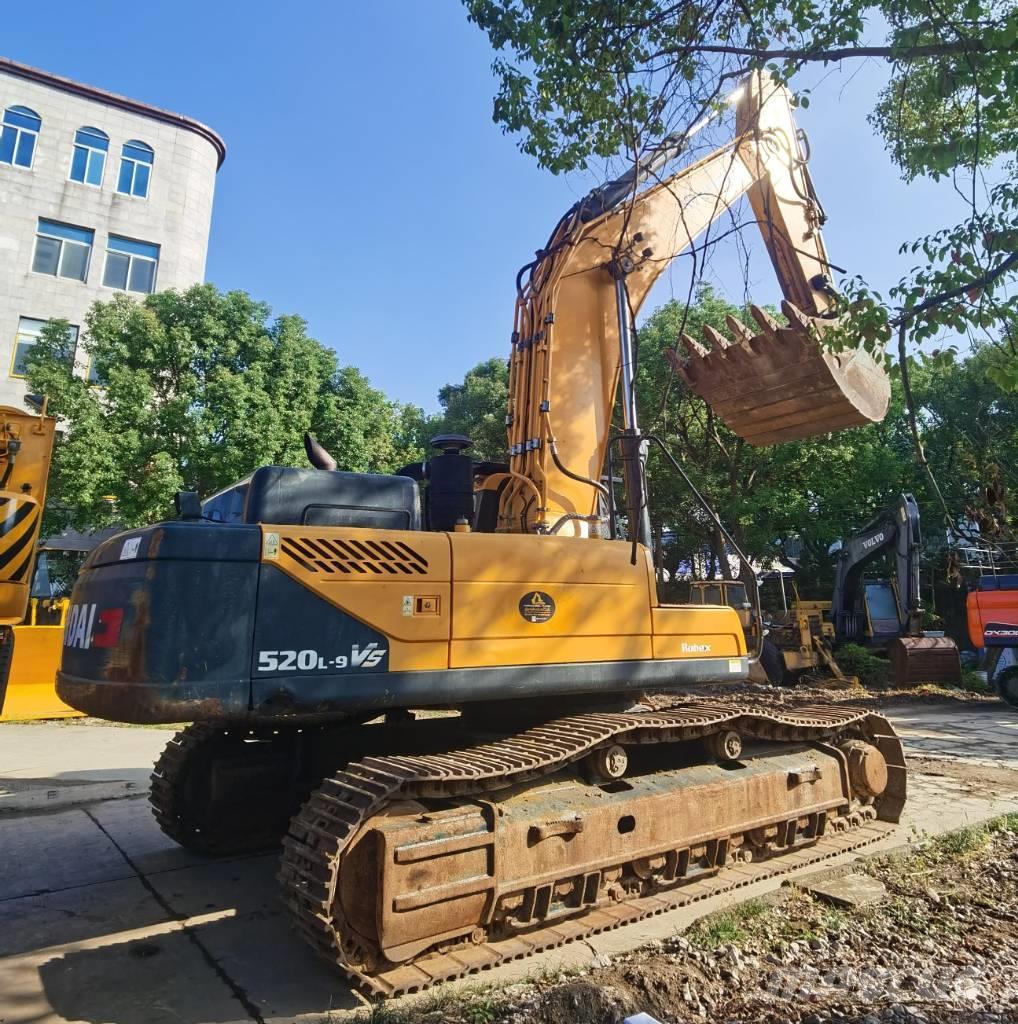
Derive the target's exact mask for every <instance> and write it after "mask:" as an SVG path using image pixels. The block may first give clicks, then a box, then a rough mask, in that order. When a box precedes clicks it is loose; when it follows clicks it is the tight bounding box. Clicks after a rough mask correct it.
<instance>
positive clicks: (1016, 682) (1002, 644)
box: [965, 555, 1018, 708]
mask: <svg viewBox="0 0 1018 1024" xmlns="http://www.w3.org/2000/svg"><path fill="white" fill-rule="evenodd" d="M1008 568H1018V565H1016V563H1015V560H1014V558H1013V555H1012V558H1011V564H1010V566H1008ZM965 608H966V612H967V615H968V627H969V639H970V640H971V641H972V646H973V647H976V648H986V652H987V655H988V657H987V659H986V670H987V675H988V677H989V678H991V679H993V680H994V684H995V685H996V688H997V692H998V693H999V694H1000V697H1001V699H1002V700H1003V701H1005V702H1006V703H1008V704H1010V705H1011V707H1013V708H1018V665H1016V664H1014V663H1012V664H1011V665H1008V666H1007V667H1005V668H1003V669H1001V670H1000V671H999V672H998V668H999V666H1000V660H1001V657H1002V656H1003V655H1004V652H1005V651H1011V652H1012V654H1013V653H1014V652H1015V651H1016V650H1018V574H1016V573H1009V572H1003V573H999V574H998V573H997V572H994V571H990V572H988V573H987V574H986V575H984V576H981V577H980V578H979V580H978V582H977V584H976V588H975V589H973V590H970V591H969V592H968V594H967V595H966V598H965Z"/></svg>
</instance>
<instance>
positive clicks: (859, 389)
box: [666, 301, 891, 445]
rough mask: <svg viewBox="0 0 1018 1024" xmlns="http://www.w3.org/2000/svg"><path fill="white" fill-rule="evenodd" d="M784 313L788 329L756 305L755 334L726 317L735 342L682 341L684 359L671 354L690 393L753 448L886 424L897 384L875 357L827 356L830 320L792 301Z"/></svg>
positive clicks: (711, 338)
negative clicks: (893, 385)
mask: <svg viewBox="0 0 1018 1024" xmlns="http://www.w3.org/2000/svg"><path fill="white" fill-rule="evenodd" d="M781 308H782V312H783V313H784V314H785V318H786V319H787V321H788V323H787V324H786V325H782V324H779V323H778V322H777V321H776V320H775V319H774V318H773V317H771V316H770V315H769V314H768V313H766V312H765V311H764V310H762V309H760V308H759V307H758V306H751V307H750V311H751V313H752V315H753V319H754V320H755V321H756V324H757V327H758V331H757V332H756V333H754V332H753V331H752V330H750V328H748V327H747V326H746V325H745V324H743V323H742V322H741V321H739V320H736V319H735V318H734V317H728V319H727V324H728V329H729V331H730V332H731V334H732V338H731V339H729V338H726V337H725V336H724V335H723V334H721V333H720V332H719V331H716V330H714V329H713V328H711V327H705V328H704V340H705V342H706V344H701V343H700V342H698V341H696V340H695V339H693V338H691V337H689V336H688V335H683V336H682V344H683V346H684V348H685V350H686V351H685V353H684V354H682V353H679V352H678V351H675V350H669V351H668V352H667V353H666V354H667V355H668V358H669V360H670V362H671V364H672V366H673V367H674V369H675V371H676V372H677V373H678V375H679V376H680V377H681V378H682V380H683V381H685V383H686V385H687V386H688V387H689V389H690V390H691V391H692V392H693V393H694V394H696V395H698V396H699V397H700V398H702V399H703V400H704V401H705V402H706V403H707V404H708V405H709V406H710V407H711V409H713V410H714V412H715V414H716V415H717V416H719V417H720V418H721V419H722V420H723V421H724V422H725V423H726V424H727V426H728V427H729V429H731V430H732V431H733V432H734V433H736V434H738V435H739V437H742V438H745V440H746V441H748V442H749V443H750V444H752V445H770V444H777V443H778V442H780V441H797V440H801V439H803V438H807V437H818V436H820V435H822V434H829V433H832V432H833V431H836V430H846V429H848V428H849V427H859V426H864V425H865V424H867V423H877V422H879V421H880V420H882V419H883V418H884V415H885V414H886V412H887V406H888V403H889V402H890V399H891V385H890V380H889V379H888V377H887V374H886V373H885V372H884V371H883V369H882V368H881V367H880V366H878V365H877V363H876V361H875V360H874V358H873V357H872V356H871V355H870V354H869V353H868V352H866V351H865V350H863V349H853V350H849V351H842V352H829V351H825V350H824V348H823V344H822V342H823V335H824V332H825V331H826V330H827V329H828V325H829V324H830V323H831V321H830V320H826V319H824V318H823V317H811V316H807V315H806V314H804V313H803V312H802V311H801V310H800V309H799V308H798V307H797V306H795V305H793V304H792V303H791V302H788V301H785V302H783V303H782V306H781Z"/></svg>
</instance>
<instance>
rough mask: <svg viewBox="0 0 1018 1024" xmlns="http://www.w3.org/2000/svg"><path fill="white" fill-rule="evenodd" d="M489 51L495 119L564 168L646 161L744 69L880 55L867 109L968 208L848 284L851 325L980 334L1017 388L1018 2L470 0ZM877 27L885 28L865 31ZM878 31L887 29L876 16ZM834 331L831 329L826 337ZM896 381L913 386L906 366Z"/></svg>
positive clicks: (918, 168) (791, 67) (917, 164)
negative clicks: (890, 266)
mask: <svg viewBox="0 0 1018 1024" xmlns="http://www.w3.org/2000/svg"><path fill="white" fill-rule="evenodd" d="M464 3H465V5H466V8H467V11H468V15H469V17H470V18H471V20H473V21H474V22H476V23H477V24H478V25H479V26H480V28H481V29H482V30H483V31H484V32H485V33H486V34H487V36H488V38H489V40H490V42H491V44H492V47H493V48H494V50H495V51H496V54H497V56H496V58H495V62H494V71H495V73H496V78H497V80H498V83H499V86H498V94H497V96H496V97H495V103H494V118H495V121H496V122H497V123H499V124H500V125H501V126H502V127H503V129H504V130H505V131H507V132H513V133H516V134H517V135H518V136H519V139H520V146H521V148H522V149H523V150H524V152H526V153H529V154H531V155H533V156H535V157H536V158H537V160H538V161H539V163H540V164H541V165H542V166H544V167H547V168H549V169H550V170H552V171H554V172H556V173H557V172H561V171H569V170H573V169H576V168H584V167H587V166H588V165H589V163H590V161H591V159H592V158H597V157H602V158H604V157H613V156H616V155H619V154H621V155H622V156H623V157H624V158H625V159H626V160H627V161H628V162H629V163H630V164H633V165H637V164H639V163H640V162H641V161H643V160H644V159H645V158H646V156H647V155H648V153H649V152H650V151H651V150H652V149H653V147H654V146H656V145H657V144H658V143H659V142H660V141H661V139H662V138H663V137H664V136H666V135H670V136H673V137H679V136H682V135H684V134H685V133H687V132H688V131H689V130H690V129H691V128H692V127H693V126H694V125H695V124H697V123H699V122H700V121H701V120H702V118H703V117H704V116H705V115H706V114H709V113H711V112H714V111H718V110H720V109H722V105H723V98H724V95H725V94H726V93H727V92H729V91H730V90H731V89H732V88H733V86H734V84H735V82H736V81H738V79H740V78H741V77H742V76H743V75H745V74H746V73H747V72H748V71H751V70H755V69H766V70H767V71H768V72H770V73H771V74H773V75H775V76H777V77H778V78H780V79H782V80H784V81H786V82H788V83H790V85H791V87H792V88H793V89H797V90H798V92H797V100H798V102H799V103H800V104H801V105H802V106H807V105H808V103H809V99H810V96H809V92H808V90H806V89H804V88H802V87H801V86H800V85H799V84H798V83H799V82H800V81H801V77H800V72H801V71H802V70H803V69H804V68H806V67H809V66H816V65H818V64H824V65H827V64H831V63H841V64H848V65H851V64H852V63H858V62H859V61H862V60H866V59H873V58H875V59H877V60H881V61H884V62H885V63H886V67H887V79H886V84H885V87H884V89H883V91H882V93H881V95H880V98H879V101H878V103H877V106H876V108H875V110H874V111H873V113H872V115H871V121H872V124H873V126H874V128H875V129H876V130H877V131H878V132H879V133H880V134H881V135H882V136H883V138H884V140H885V143H886V146H887V151H888V154H889V157H890V159H891V161H893V163H894V165H896V167H897V169H898V171H899V172H900V173H901V175H902V176H903V177H904V178H905V179H906V180H911V179H913V178H916V177H918V176H927V177H930V178H933V179H939V178H944V177H950V178H952V179H953V181H954V184H955V186H956V188H958V190H959V191H960V192H961V193H962V194H963V195H965V196H966V197H968V201H969V210H968V214H967V216H966V217H965V218H964V219H963V220H962V221H961V222H960V223H957V224H944V225H943V227H942V228H941V229H940V230H938V231H936V232H934V233H933V234H932V235H930V236H928V237H925V238H920V239H916V240H911V239H908V240H905V242H904V244H903V245H902V252H903V253H904V252H910V253H912V254H916V255H921V257H922V258H921V260H920V261H919V262H918V265H917V266H916V267H915V269H914V270H912V271H911V272H910V273H909V274H907V275H906V276H905V277H903V278H902V280H901V281H900V282H899V283H898V285H896V286H895V287H894V288H893V289H892V290H891V292H890V295H889V296H888V298H887V300H885V299H884V297H883V296H881V295H879V294H877V293H874V292H872V291H870V290H869V289H868V288H867V287H866V285H865V282H863V281H861V280H854V281H852V282H848V283H847V284H846V291H847V300H846V304H845V308H846V309H850V310H851V312H852V316H851V317H850V318H848V320H847V323H846V326H845V331H844V333H843V335H842V340H844V341H847V342H849V343H859V342H863V343H865V344H867V345H869V346H871V347H876V346H880V345H882V344H883V343H884V342H885V341H886V340H887V338H888V337H889V335H891V334H892V333H893V334H897V336H898V349H899V355H900V356H901V357H902V358H903V357H904V354H905V351H906V345H907V343H908V342H910V341H911V342H918V343H923V342H927V341H930V340H931V339H933V338H935V337H937V336H938V335H939V334H940V333H941V332H942V331H944V330H950V331H968V332H973V333H975V334H977V335H980V336H983V335H985V336H986V337H987V338H988V339H989V340H990V341H991V342H992V343H995V344H998V345H999V346H1000V347H1001V350H1002V352H1003V353H1004V354H1005V355H1006V356H1007V357H1008V358H1006V359H1004V360H1001V362H1000V363H999V364H998V365H996V366H995V367H994V368H993V372H994V376H995V379H996V380H997V381H998V383H1000V384H1001V386H1002V387H1007V388H1010V389H1012V390H1018V290H1016V289H1014V288H1013V287H1011V285H1013V283H1014V277H1015V273H1016V272H1018V173H1016V172H1018V167H1016V161H1015V152H1016V150H1018V107H1016V106H1015V103H1014V100H1013V97H1014V93H1015V90H1016V89H1018V45H1016V44H1018V4H1016V3H1015V2H1014V0H943V2H939V0H938V2H937V3H934V2H932V0H876V2H874V0H836V2H834V3H827V4H821V3H819V2H816V0H719V2H718V3H712V4H702V3H700V2H699V0H679V2H672V0H627V2H626V3H614V4H609V3H604V2H602V0H464ZM874 26H882V27H883V31H884V33H885V38H884V39H883V40H882V41H879V42H877V43H872V42H870V37H871V36H872V35H873V34H874V31H875V30H874ZM876 31H878V32H879V31H880V29H879V28H878V29H877V30H876ZM832 340H833V339H832ZM904 369H905V371H906V376H905V378H904V380H903V384H904V388H905V395H906V399H908V398H910V393H909V392H910V389H909V383H910V382H909V379H908V376H907V369H908V368H907V366H906V367H904Z"/></svg>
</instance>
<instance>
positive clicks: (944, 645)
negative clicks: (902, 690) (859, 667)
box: [887, 636, 961, 686]
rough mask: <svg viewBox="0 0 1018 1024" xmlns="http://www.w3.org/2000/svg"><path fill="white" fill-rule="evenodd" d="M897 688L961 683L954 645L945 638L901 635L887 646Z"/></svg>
mask: <svg viewBox="0 0 1018 1024" xmlns="http://www.w3.org/2000/svg"><path fill="white" fill-rule="evenodd" d="M887 660H888V661H889V662H890V663H891V670H892V672H893V674H894V681H895V683H896V684H897V685H898V686H912V685H914V684H916V683H959V682H961V655H960V654H959V653H958V645H957V644H956V643H955V642H954V641H953V640H952V639H951V638H950V637H947V636H902V637H898V638H897V639H896V640H892V641H891V642H890V643H889V644H888V645H887Z"/></svg>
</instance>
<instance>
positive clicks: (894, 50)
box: [654, 39, 1011, 62]
mask: <svg viewBox="0 0 1018 1024" xmlns="http://www.w3.org/2000/svg"><path fill="white" fill-rule="evenodd" d="M998 52H999V53H1003V52H1011V48H1010V47H1004V46H987V45H986V44H985V43H983V41H982V40H980V39H959V40H956V41H955V42H953V43H927V44H925V45H922V46H908V47H897V46H844V47H840V48H838V49H834V50H796V49H783V50H761V49H759V48H757V47H753V46H713V45H709V44H708V45H698V44H694V45H690V46H682V47H676V48H669V49H667V50H662V51H661V52H660V54H655V55H654V56H655V57H657V56H663V55H665V54H670V55H671V56H685V55H687V54H690V53H720V54H729V55H731V56H734V57H752V58H753V59H754V60H798V61H825V62H831V61H839V60H848V59H851V58H853V57H878V58H882V59H884V60H895V61H912V60H921V59H922V58H924V57H953V56H959V55H962V54H967V53H984V54H985V53H998Z"/></svg>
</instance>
